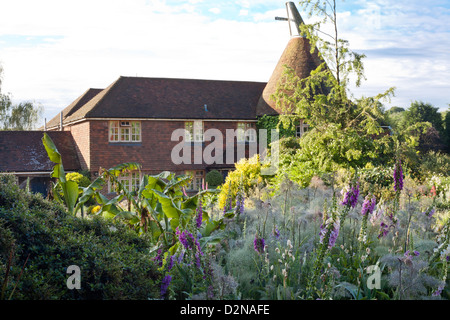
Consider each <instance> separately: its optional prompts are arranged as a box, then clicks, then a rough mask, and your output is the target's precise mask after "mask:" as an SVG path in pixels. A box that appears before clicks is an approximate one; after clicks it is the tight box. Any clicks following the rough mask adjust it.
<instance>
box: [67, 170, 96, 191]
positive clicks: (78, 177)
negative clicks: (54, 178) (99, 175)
mask: <svg viewBox="0 0 450 320" xmlns="http://www.w3.org/2000/svg"><path fill="white" fill-rule="evenodd" d="M66 180H70V181H75V182H76V183H77V184H78V186H79V187H83V188H86V187H87V186H89V185H90V184H91V180H89V178H88V177H86V176H84V175H82V174H81V173H78V172H69V173H67V174H66Z"/></svg>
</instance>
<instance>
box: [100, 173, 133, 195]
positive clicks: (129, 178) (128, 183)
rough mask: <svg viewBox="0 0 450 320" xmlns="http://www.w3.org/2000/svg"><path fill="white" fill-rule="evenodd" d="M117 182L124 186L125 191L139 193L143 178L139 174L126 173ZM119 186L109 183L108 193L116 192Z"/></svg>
mask: <svg viewBox="0 0 450 320" xmlns="http://www.w3.org/2000/svg"><path fill="white" fill-rule="evenodd" d="M117 180H119V182H120V183H121V184H122V186H123V187H124V189H126V190H128V191H129V192H131V191H137V190H138V189H139V184H140V182H141V176H140V173H139V172H126V173H122V174H121V175H120V176H119V177H118V178H117ZM116 189H117V186H116V185H115V184H113V183H111V182H108V192H115V191H116Z"/></svg>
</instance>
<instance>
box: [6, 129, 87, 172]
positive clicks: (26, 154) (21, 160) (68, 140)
mask: <svg viewBox="0 0 450 320" xmlns="http://www.w3.org/2000/svg"><path fill="white" fill-rule="evenodd" d="M47 133H48V135H49V136H50V138H52V140H53V142H54V143H55V146H56V148H57V149H58V151H59V153H60V154H61V156H62V161H63V166H64V169H65V170H66V171H76V170H80V163H79V161H78V156H77V152H76V146H75V142H74V140H73V137H72V134H71V133H70V132H69V131H47ZM43 135H44V132H43V131H0V158H1V159H2V160H1V161H0V172H43V171H49V172H51V171H52V170H53V166H54V165H55V164H54V163H53V162H51V161H50V160H49V158H48V156H47V152H46V150H45V147H44V145H43V144H42V137H43Z"/></svg>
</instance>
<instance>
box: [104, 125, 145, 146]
mask: <svg viewBox="0 0 450 320" xmlns="http://www.w3.org/2000/svg"><path fill="white" fill-rule="evenodd" d="M108 141H109V142H141V141H142V126H141V121H123V120H111V121H109V124H108Z"/></svg>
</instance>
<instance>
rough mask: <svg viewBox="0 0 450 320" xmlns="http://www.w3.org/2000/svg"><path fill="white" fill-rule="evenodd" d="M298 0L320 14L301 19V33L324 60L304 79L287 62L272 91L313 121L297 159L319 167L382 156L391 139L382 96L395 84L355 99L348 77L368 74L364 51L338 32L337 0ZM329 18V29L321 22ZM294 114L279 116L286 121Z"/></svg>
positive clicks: (284, 104)
mask: <svg viewBox="0 0 450 320" xmlns="http://www.w3.org/2000/svg"><path fill="white" fill-rule="evenodd" d="M300 6H301V7H302V8H303V9H304V10H305V11H306V12H307V13H308V15H309V16H312V15H315V16H316V17H319V18H320V20H319V21H318V22H316V23H313V24H303V25H301V26H300V33H301V34H302V35H303V36H305V37H306V38H308V40H309V41H310V43H311V53H312V52H313V51H314V50H315V48H317V49H318V51H319V54H320V56H321V58H322V59H323V63H322V65H320V66H319V67H318V68H317V69H316V70H314V71H312V72H311V74H310V76H309V77H307V78H303V79H300V78H299V77H297V76H296V74H295V72H294V71H293V70H292V69H289V68H287V69H286V70H285V74H284V78H283V79H282V81H281V82H280V85H279V87H278V90H277V92H276V93H275V94H274V95H273V98H274V99H275V101H276V102H277V105H278V107H280V109H282V110H283V111H285V113H286V114H291V115H292V114H295V115H297V116H298V117H299V118H303V119H306V121H307V123H308V124H309V125H310V126H311V127H312V130H310V131H309V132H308V133H307V134H306V135H304V136H303V137H302V139H301V141H300V143H301V149H302V151H301V152H300V154H301V155H300V156H299V159H297V160H298V161H299V162H303V163H309V164H311V165H312V166H313V167H315V168H314V169H315V170H317V171H330V170H335V169H337V168H339V167H359V166H362V165H364V164H365V163H367V162H369V161H380V160H381V157H380V154H382V153H386V152H388V150H390V151H392V140H391V139H390V137H389V136H383V132H384V129H383V124H384V114H383V108H382V104H381V101H383V100H384V99H386V100H389V98H390V97H391V96H392V95H393V94H394V88H389V89H388V90H387V91H386V92H384V93H381V94H378V95H377V96H374V97H362V98H360V99H353V97H352V94H351V92H350V90H349V83H350V80H351V79H352V77H354V79H355V84H356V86H360V84H361V82H362V80H365V76H364V65H363V62H362V61H363V59H364V57H365V56H364V55H363V54H358V53H356V52H353V51H351V50H350V49H349V43H348V41H346V40H343V39H341V38H340V37H339V32H338V21H337V4H336V1H332V0H325V1H320V0H303V1H300ZM328 22H329V23H331V26H332V28H331V29H332V32H331V33H326V32H324V31H323V30H324V29H323V28H321V26H322V25H323V24H325V23H328ZM291 119H292V116H281V120H282V121H284V122H285V124H288V123H289V122H290V121H292V120H291ZM374 136H377V137H379V139H373V137H374Z"/></svg>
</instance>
